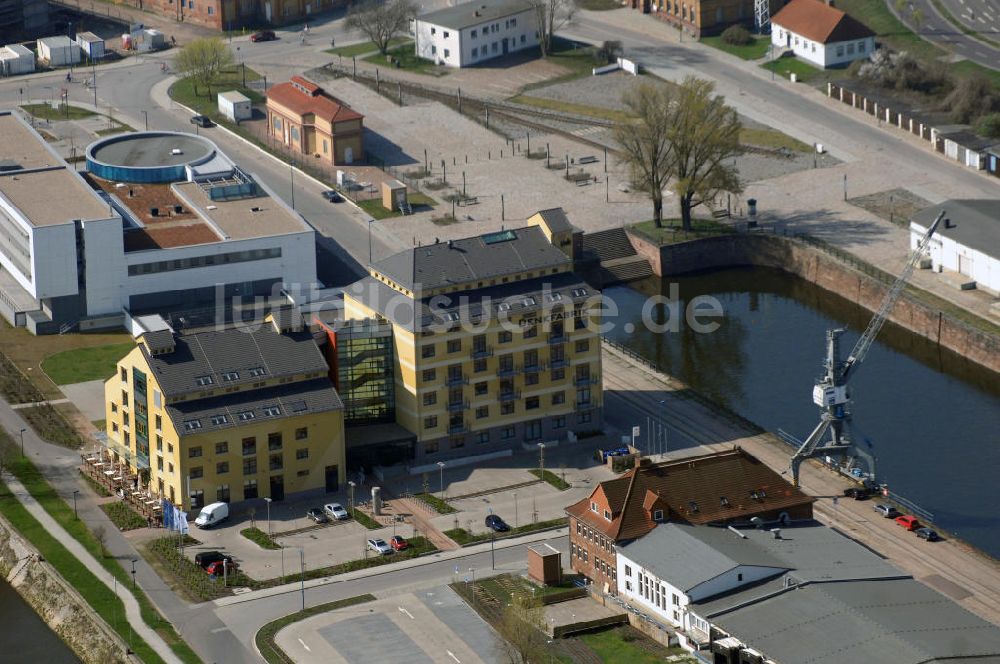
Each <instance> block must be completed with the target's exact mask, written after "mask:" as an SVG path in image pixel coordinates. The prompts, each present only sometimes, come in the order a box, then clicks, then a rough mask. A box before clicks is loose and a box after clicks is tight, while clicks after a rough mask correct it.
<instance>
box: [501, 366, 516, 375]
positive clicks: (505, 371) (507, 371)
mask: <svg viewBox="0 0 1000 664" xmlns="http://www.w3.org/2000/svg"><path fill="white" fill-rule="evenodd" d="M516 373H517V367H515V366H514V365H511V366H509V367H500V368H499V369H497V375H498V376H503V377H506V376H513V375H514V374H516Z"/></svg>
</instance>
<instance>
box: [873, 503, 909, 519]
mask: <svg viewBox="0 0 1000 664" xmlns="http://www.w3.org/2000/svg"><path fill="white" fill-rule="evenodd" d="M872 508H873V509H874V510H875V511H876V512H878V513H879V514H881V515H882V516H884V517H885V518H887V519H895V518H896V517H897V516H899V515H900V514H902V512H900V511H899V510H897V509H896V508H895V507H893V506H892V505H886V504H885V503H879V504H878V505H872Z"/></svg>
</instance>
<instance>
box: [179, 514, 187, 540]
mask: <svg viewBox="0 0 1000 664" xmlns="http://www.w3.org/2000/svg"><path fill="white" fill-rule="evenodd" d="M187 516H188V515H187V512H181V523H180V526H181V535H187V534H188V519H187Z"/></svg>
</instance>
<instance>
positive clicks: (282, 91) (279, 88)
mask: <svg viewBox="0 0 1000 664" xmlns="http://www.w3.org/2000/svg"><path fill="white" fill-rule="evenodd" d="M267 101H268V102H274V103H276V104H280V105H282V106H284V107H285V108H287V109H288V110H290V111H293V112H294V113H297V114H299V115H300V116H304V115H308V114H310V113H311V114H313V115H315V116H316V117H318V118H322V119H324V120H326V121H327V122H329V123H331V124H333V123H334V122H344V121H347V120H361V119H363V118H364V116H363V115H361V114H360V113H358V112H357V111H355V110H354V109H352V108H351V107H350V106H348V105H347V104H343V103H341V102H340V101H338V100H336V99H334V98H333V97H331V96H330V95H328V94H326V93H325V92H324V91H323V88H321V87H319V86H318V85H316V84H315V83H313V82H311V81H307V80H306V79H304V78H302V77H301V76H292V79H291V80H290V81H288V82H286V83H278V84H277V85H275V86H274V87H272V88H271V89H270V90H268V91H267Z"/></svg>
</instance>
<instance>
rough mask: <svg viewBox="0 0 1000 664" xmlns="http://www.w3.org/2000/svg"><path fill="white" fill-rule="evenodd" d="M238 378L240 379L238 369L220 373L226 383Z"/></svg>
mask: <svg viewBox="0 0 1000 664" xmlns="http://www.w3.org/2000/svg"><path fill="white" fill-rule="evenodd" d="M239 379H240V372H239V371H227V372H226V373H224V374H222V380H224V381H226V382H227V383H231V382H233V381H234V380H239Z"/></svg>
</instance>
